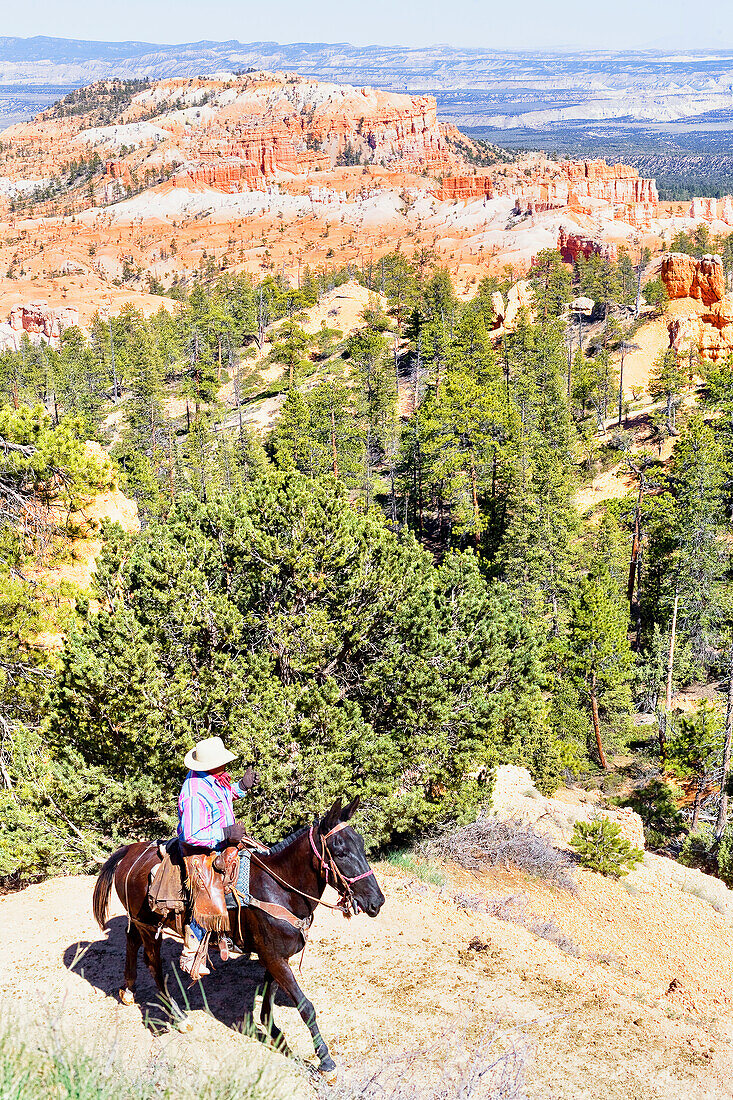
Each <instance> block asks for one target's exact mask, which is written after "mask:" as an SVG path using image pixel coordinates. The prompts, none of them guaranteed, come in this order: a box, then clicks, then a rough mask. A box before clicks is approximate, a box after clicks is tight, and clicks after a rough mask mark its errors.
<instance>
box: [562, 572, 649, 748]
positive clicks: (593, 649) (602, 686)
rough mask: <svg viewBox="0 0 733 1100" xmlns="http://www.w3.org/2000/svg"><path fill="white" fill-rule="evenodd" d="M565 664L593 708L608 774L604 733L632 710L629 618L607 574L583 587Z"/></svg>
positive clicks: (583, 583) (573, 613)
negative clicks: (627, 623) (627, 626)
mask: <svg viewBox="0 0 733 1100" xmlns="http://www.w3.org/2000/svg"><path fill="white" fill-rule="evenodd" d="M564 661H565V664H566V666H567V668H568V670H569V672H570V674H571V676H572V677H573V680H574V682H575V683H576V684H577V686H578V688H579V689H580V690H581V692H582V693H583V695H584V697H585V699H586V701H587V705H588V706H589V708H590V712H591V720H592V726H593V735H594V738H595V743H596V748H597V751H598V759H599V761H600V764H601V767H602V768H604V769H607V768H608V766H609V765H608V760H607V758H606V752H605V748H604V735H603V728H604V726H611V727H613V726H614V725H615V724H616V721H617V719H618V718H619V717H620V716H622V715H623V714H624V713H628V711H629V708H630V705H631V693H630V690H629V681H630V678H631V668H632V659H631V650H630V648H629V642H628V637H627V632H626V615H625V612H624V608H623V604H622V602H621V600H620V599H619V598H618V596H617V594H616V593H615V592H614V591H613V586H612V584H611V583H610V579H609V578H608V576H607V575H603V574H602V573H601V574H599V575H595V576H594V575H590V576H588V577H586V578H584V579H583V580H582V581H581V582H580V585H579V591H578V596H577V599H576V600H575V601H574V603H573V605H572V609H571V620H570V625H569V630H568V641H567V649H566V652H565V657H564Z"/></svg>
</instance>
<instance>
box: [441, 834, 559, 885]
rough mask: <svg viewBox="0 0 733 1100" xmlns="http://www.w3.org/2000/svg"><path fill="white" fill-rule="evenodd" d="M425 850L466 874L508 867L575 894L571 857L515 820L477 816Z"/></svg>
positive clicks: (542, 836) (544, 837)
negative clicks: (455, 865) (571, 872)
mask: <svg viewBox="0 0 733 1100" xmlns="http://www.w3.org/2000/svg"><path fill="white" fill-rule="evenodd" d="M425 851H426V853H427V854H428V855H438V856H440V857H441V858H443V859H449V860H452V861H453V862H454V863H458V864H460V866H461V867H465V868H466V869H467V870H469V871H480V870H484V869H485V868H486V867H495V866H497V865H498V864H502V863H503V864H506V865H509V864H511V865H512V866H513V867H516V868H517V869H518V870H520V871H525V872H526V873H527V874H529V875H532V876H533V877H535V878H541V879H544V880H545V881H546V882H549V883H551V884H552V885H553V886H556V887H559V888H560V889H562V890H569V891H570V892H571V893H575V892H576V891H577V886H576V884H575V880H574V879H573V877H572V875H571V874H570V868H571V867H572V866H573V859H572V856H570V855H569V854H568V853H567V852H563V851H560V849H559V848H556V847H555V845H554V844H553V843H552V842H551V841H550V840H549V839H548V838H547V837H546V836H544V835H543V834H542V833H538V832H537V830H536V829H533V828H532V826H531V825H522V824H521V823H520V822H518V821H500V820H499V818H497V817H479V818H478V819H477V820H476V821H474V822H471V824H469V825H461V826H458V827H455V826H454V827H452V828H451V829H448V830H446V832H444V833H443V834H442V835H441V836H438V837H435V838H434V839H432V840H430V841H428V842H427V843H426V845H425Z"/></svg>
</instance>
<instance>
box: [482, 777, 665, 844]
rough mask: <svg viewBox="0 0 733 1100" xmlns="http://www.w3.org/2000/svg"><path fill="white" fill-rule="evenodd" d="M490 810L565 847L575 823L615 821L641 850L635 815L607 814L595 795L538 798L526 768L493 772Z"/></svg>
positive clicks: (640, 832) (564, 792) (639, 824)
mask: <svg viewBox="0 0 733 1100" xmlns="http://www.w3.org/2000/svg"><path fill="white" fill-rule="evenodd" d="M491 807H492V809H493V811H494V813H495V814H496V815H497V817H500V818H501V819H502V820H507V819H509V820H513V821H519V822H521V823H522V824H528V825H533V826H534V827H535V828H536V829H537V830H538V831H539V832H542V833H545V834H546V835H547V836H549V837H550V839H551V840H553V841H554V842H555V843H556V844H559V845H562V846H565V845H567V844H568V842H569V841H570V839H571V838H572V835H573V830H574V828H575V824H576V822H578V821H590V820H592V819H593V818H596V817H607V818H610V820H611V821H615V822H616V823H617V824H618V825H619V827H620V829H621V835H622V836H624V837H625V838H626V839H627V840H628V841H629V843H630V844H633V845H634V847H635V848H641V850H642V851H643V850H644V847H645V844H644V825H643V822H642V820H641V818H640V817H639V815H638V814H637V813H634V811H633V810H629V809H626V808H623V807H621V808H618V809H613V810H608V809H605V808H604V807H602V806H601V805H600V804H599V802H598V792H597V791H594V792H589V791H582V790H560V791H557V792H556V793H555V795H554V796H553V797H552V798H546V797H545V796H544V795H541V794H540V792H539V791H538V790H537V788H536V787H535V785H534V783H533V781H532V777H531V775H530V774H529V772H528V771H527V769H526V768H518V767H516V766H515V765H513V764H503V765H501V766H500V767H498V768H497V769H496V779H495V781H494V789H493V793H492V796H491Z"/></svg>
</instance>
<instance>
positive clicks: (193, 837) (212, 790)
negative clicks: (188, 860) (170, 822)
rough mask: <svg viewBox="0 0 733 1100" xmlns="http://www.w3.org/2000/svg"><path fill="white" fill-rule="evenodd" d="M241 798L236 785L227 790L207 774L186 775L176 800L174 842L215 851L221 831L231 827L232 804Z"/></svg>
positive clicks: (220, 838) (232, 817)
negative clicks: (180, 841) (176, 827)
mask: <svg viewBox="0 0 733 1100" xmlns="http://www.w3.org/2000/svg"><path fill="white" fill-rule="evenodd" d="M244 794H245V791H244V789H243V788H242V787H241V786H240V785H239V783H232V788H231V790H229V789H228V788H227V787H225V786H223V785H222V784H221V783H217V782H216V778H215V776H213V775H210V774H209V773H208V772H189V773H188V775H187V776H186V778H185V780H184V782H183V786H182V787H181V793H180V795H179V797H178V839H179V840H182V841H184V843H186V844H193V845H195V846H196V847H198V848H218V847H219V846H220V845H221V844H222V843H223V841H224V830H225V828H226V827H227V825H233V824H234V806H233V801H234V799H235V798H243V797H244Z"/></svg>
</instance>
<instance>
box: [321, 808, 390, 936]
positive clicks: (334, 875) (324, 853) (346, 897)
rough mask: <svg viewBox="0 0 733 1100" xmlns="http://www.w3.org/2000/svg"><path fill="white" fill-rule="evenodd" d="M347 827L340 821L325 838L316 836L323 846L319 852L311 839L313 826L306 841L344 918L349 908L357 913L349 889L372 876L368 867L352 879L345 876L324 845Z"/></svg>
mask: <svg viewBox="0 0 733 1100" xmlns="http://www.w3.org/2000/svg"><path fill="white" fill-rule="evenodd" d="M348 827H349V822H348V821H340V822H339V823H338V825H335V826H334V828H333V829H331V830H330V832H328V833H326V834H325V836H321V834H320V833H319V834H318V835H319V838H320V840H321V843H322V845H323V847H322V849H321V851H320V852H319V850H318V848H317V847H316V843H315V840H314V839H313V830H314V828H315V826H313V825H311V827H310V829H309V830H308V839H309V841H310V846H311V848H312V850H313V855H314V856H315V857H316V859H317V860H318V865H319V867H320V871H321V874H322V875H323V877H324V878H325V880H326V885H327V886H332V887H333V888H334V890H335V891H336V893H337V894H338V896H339V904H338V908H339V909H341V910H342V911H343V913H344V916H347V915H348V908H349V907H351V909H352V910H353V911H354V913H356V912H358V908H357V902H356V898H355V897H354V892H353V890H352V889H351V887H352V886H353V885H354V883H355V882H361V880H362V879H365V878H369V876H370V875H373V874H374V871H373V870H372V868H371V867H369V868H368V869H367V870H366V871H364V872H363V873H362V874H361V875H355V876H354V877H353V878H349V877H348V875H345V874H344V873H343V871H340V870H339V868H338V867H337V865H336V860H335V858H334V855H333V852H332V851H331V850H330V848H329V847H328V845H327V844H326V841H327V840H328V838H329V837H331V836H333V835H334V833H340V832H341V830H342V829H348Z"/></svg>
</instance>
